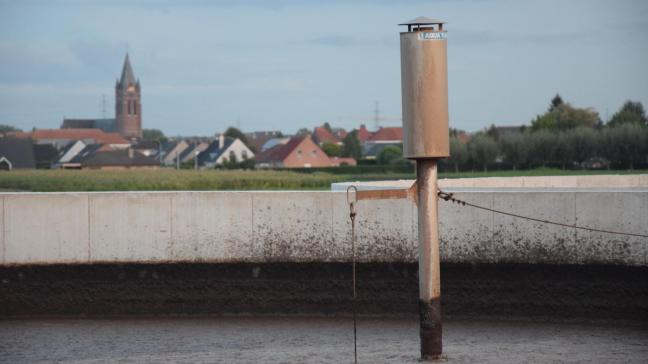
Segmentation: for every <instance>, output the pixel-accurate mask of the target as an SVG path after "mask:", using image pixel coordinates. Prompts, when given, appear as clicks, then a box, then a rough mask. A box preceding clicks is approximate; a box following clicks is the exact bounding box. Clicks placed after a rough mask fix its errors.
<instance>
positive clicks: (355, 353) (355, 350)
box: [351, 207, 358, 364]
mask: <svg viewBox="0 0 648 364" xmlns="http://www.w3.org/2000/svg"><path fill="white" fill-rule="evenodd" d="M351 211H352V212H351V214H352V216H351V250H352V253H353V259H352V265H353V302H352V303H351V305H352V310H353V362H354V363H356V364H357V363H358V334H357V331H358V330H357V326H358V324H357V320H356V247H355V211H354V210H353V207H352V210H351Z"/></svg>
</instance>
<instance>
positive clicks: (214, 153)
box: [198, 134, 255, 169]
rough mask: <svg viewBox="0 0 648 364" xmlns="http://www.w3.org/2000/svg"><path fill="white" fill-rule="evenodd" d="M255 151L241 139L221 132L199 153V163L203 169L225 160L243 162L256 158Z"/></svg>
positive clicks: (220, 163)
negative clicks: (226, 135)
mask: <svg viewBox="0 0 648 364" xmlns="http://www.w3.org/2000/svg"><path fill="white" fill-rule="evenodd" d="M254 156H255V155H254V153H253V152H252V150H251V149H250V148H248V146H247V145H245V143H243V142H242V141H241V139H238V138H236V139H234V138H226V137H225V136H224V135H223V134H221V135H220V136H219V137H218V139H216V140H214V141H213V142H211V143H210V144H209V146H208V147H207V149H205V150H204V151H203V152H202V153H200V154H198V165H199V166H200V167H201V168H203V169H209V168H214V167H216V166H218V165H222V164H223V163H225V162H228V161H229V162H232V161H236V162H242V161H244V160H247V159H252V158H254Z"/></svg>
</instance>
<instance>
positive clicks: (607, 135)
mask: <svg viewBox="0 0 648 364" xmlns="http://www.w3.org/2000/svg"><path fill="white" fill-rule="evenodd" d="M604 140H605V144H606V146H605V148H604V149H603V150H604V153H605V156H606V157H607V158H608V159H610V160H611V161H614V162H617V163H621V164H622V165H624V166H627V167H628V168H630V169H634V166H635V164H638V163H642V162H645V161H646V157H647V154H648V146H647V144H648V130H647V129H646V128H642V127H641V126H639V124H633V123H624V124H621V125H618V126H617V127H614V128H606V129H605V130H604Z"/></svg>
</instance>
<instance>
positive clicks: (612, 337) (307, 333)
mask: <svg viewBox="0 0 648 364" xmlns="http://www.w3.org/2000/svg"><path fill="white" fill-rule="evenodd" d="M352 337H353V336H352V324H351V321H350V320H349V319H347V318H311V317H294V316H293V317H272V318H267V317H228V318H214V317H208V318H163V319H160V318H152V319H144V318H143V319H139V318H138V319H133V318H128V319H29V320H4V321H0V362H3V363H41V362H65V363H114V362H120V363H349V362H352V361H353V342H352ZM358 338H359V341H358V350H359V355H358V358H359V362H363V363H416V362H417V359H418V322H417V320H416V319H415V318H361V319H360V321H359V331H358ZM444 352H445V354H446V359H445V362H448V363H475V362H479V363H502V362H511V363H521V362H543V363H544V362H600V363H615V362H616V363H648V330H647V329H646V328H645V327H641V326H624V325H621V324H568V323H538V322H533V323H529V322H507V321H498V322H493V321H447V322H445V323H444Z"/></svg>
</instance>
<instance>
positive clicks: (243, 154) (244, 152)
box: [241, 150, 248, 159]
mask: <svg viewBox="0 0 648 364" xmlns="http://www.w3.org/2000/svg"><path fill="white" fill-rule="evenodd" d="M241 157H243V159H248V155H247V150H244V151H242V152H241Z"/></svg>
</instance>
